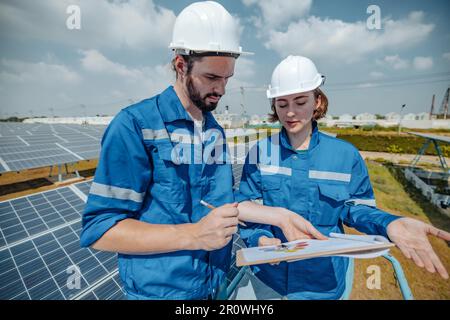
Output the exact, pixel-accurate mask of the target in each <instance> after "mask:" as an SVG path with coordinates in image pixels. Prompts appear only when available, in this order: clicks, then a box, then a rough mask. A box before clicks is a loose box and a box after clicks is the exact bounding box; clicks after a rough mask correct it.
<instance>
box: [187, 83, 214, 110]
mask: <svg viewBox="0 0 450 320" xmlns="http://www.w3.org/2000/svg"><path fill="white" fill-rule="evenodd" d="M186 87H187V90H188V94H189V99H191V101H192V102H193V103H194V105H195V106H196V107H197V108H199V109H200V110H201V111H202V112H211V111H213V110H215V109H216V108H217V105H218V104H219V102H216V103H213V102H210V103H209V104H207V103H206V98H208V97H218V98H220V97H221V95H219V94H217V93H208V94H207V95H205V96H204V97H203V98H202V97H201V96H200V92H199V91H198V90H197V89H196V88H195V87H194V84H193V83H192V78H191V76H187V79H186Z"/></svg>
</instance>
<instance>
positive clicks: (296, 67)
mask: <svg viewBox="0 0 450 320" xmlns="http://www.w3.org/2000/svg"><path fill="white" fill-rule="evenodd" d="M324 82H325V76H324V75H322V74H320V73H319V72H318V71H317V68H316V65H315V64H314V62H312V61H311V60H310V59H308V58H306V57H302V56H289V57H287V58H286V59H284V60H283V61H281V62H280V64H278V65H277V66H276V68H275V70H274V71H273V73H272V81H271V84H270V85H269V89H268V90H267V98H269V99H273V98H277V97H282V96H287V95H290V94H294V93H302V92H308V91H311V90H314V89H317V88H318V87H320V86H321V85H322V84H323V83H324Z"/></svg>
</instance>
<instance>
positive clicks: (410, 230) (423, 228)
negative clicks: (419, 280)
mask: <svg viewBox="0 0 450 320" xmlns="http://www.w3.org/2000/svg"><path fill="white" fill-rule="evenodd" d="M387 234H388V236H389V238H390V239H391V240H392V241H393V242H394V243H395V244H396V245H397V247H398V248H399V249H400V250H401V251H402V253H403V254H404V255H405V256H406V257H407V258H408V259H413V261H414V262H415V263H416V264H417V265H418V266H419V267H421V268H423V267H425V269H427V270H428V271H429V272H432V273H434V272H436V271H437V272H438V273H439V274H440V275H441V277H442V278H444V279H448V273H447V270H445V268H444V266H443V265H442V262H441V260H439V258H438V256H437V255H436V253H435V252H434V250H433V247H432V246H431V244H430V242H429V241H428V237H427V235H429V234H431V235H434V236H436V237H438V238H441V239H444V240H446V241H450V233H448V232H445V231H443V230H440V229H438V228H435V227H433V226H431V225H429V224H427V223H424V222H422V221H419V220H416V219H411V218H400V219H397V220H395V221H392V222H391V223H389V225H388V226H387Z"/></svg>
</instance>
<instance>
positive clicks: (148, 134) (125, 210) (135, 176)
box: [81, 87, 234, 299]
mask: <svg viewBox="0 0 450 320" xmlns="http://www.w3.org/2000/svg"><path fill="white" fill-rule="evenodd" d="M203 115H204V126H203V128H202V130H201V131H202V133H204V132H210V133H211V132H212V134H209V135H208V136H207V137H204V140H202V141H201V143H195V142H196V141H195V139H196V138H198V136H199V135H197V136H196V135H195V134H194V133H195V128H196V126H195V125H194V122H193V120H192V119H191V117H190V116H189V114H188V113H187V112H186V110H185V109H184V107H183V105H182V104H181V102H180V100H179V98H178V96H177V95H176V93H175V91H174V89H173V87H169V88H167V89H166V90H165V91H164V92H162V93H161V94H160V95H157V96H155V97H152V98H150V99H147V100H143V101H141V102H139V103H137V104H135V105H132V106H129V107H127V108H125V109H123V110H121V111H120V112H119V113H118V114H117V115H116V117H115V118H114V119H113V121H112V122H111V123H110V125H109V126H108V128H107V129H106V131H105V134H104V136H103V139H102V149H101V154H100V159H99V164H98V167H97V170H96V173H95V178H94V181H93V183H92V187H91V189H90V193H89V196H88V200H87V204H86V208H85V211H84V214H83V220H82V221H83V229H82V233H81V245H82V246H83V247H87V246H90V245H92V244H93V243H95V242H96V241H97V240H98V239H100V238H101V237H102V235H103V234H104V233H105V232H106V231H108V229H110V228H111V227H113V226H114V225H116V224H117V223H118V222H119V221H121V220H123V219H127V218H132V219H137V220H139V221H143V222H147V223H150V224H184V223H196V222H198V221H199V220H200V219H201V218H203V217H204V216H206V215H207V214H208V213H209V211H210V209H208V208H205V207H204V206H202V205H201V204H200V200H201V199H204V200H205V201H207V202H209V203H211V204H213V205H214V206H221V205H224V204H226V203H231V202H233V201H234V195H233V189H232V186H233V174H232V169H231V164H229V163H226V161H219V160H220V159H219V158H220V157H221V154H222V151H223V155H226V154H227V153H226V152H225V151H226V150H225V149H226V143H225V138H224V137H225V136H224V131H223V129H222V128H221V127H220V125H219V124H218V123H217V122H216V121H215V119H214V117H213V115H212V114H211V113H209V112H207V113H204V114H203ZM221 141H223V143H222V144H220V143H221ZM212 145H214V146H215V147H213V148H211V147H210V146H212ZM218 145H219V147H217V146H218ZM199 146H200V147H201V148H200V156H199V153H198V152H194V149H195V148H197V149H198V147H199ZM214 156H215V158H214ZM194 160H197V161H194ZM222 160H223V159H222ZM172 241H177V237H176V235H174V238H173V240H172ZM231 246H232V243H231V242H230V243H229V244H228V245H226V246H225V247H223V248H222V249H219V250H214V251H205V250H183V251H176V252H170V253H161V254H151V255H131V254H119V255H118V257H119V273H120V277H121V279H122V281H123V284H124V289H125V291H126V293H127V296H128V297H129V298H130V299H206V298H207V297H211V296H215V295H216V293H217V289H218V288H219V287H220V286H221V285H222V284H223V283H224V282H225V277H226V273H227V271H228V269H229V265H230V259H231Z"/></svg>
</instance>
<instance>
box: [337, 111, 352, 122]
mask: <svg viewBox="0 0 450 320" xmlns="http://www.w3.org/2000/svg"><path fill="white" fill-rule="evenodd" d="M352 120H353V116H352V115H351V114H347V113H346V114H343V115H340V116H339V121H352Z"/></svg>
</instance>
